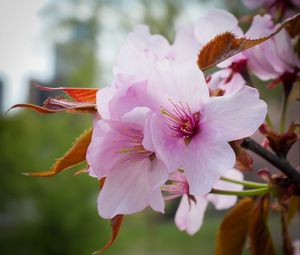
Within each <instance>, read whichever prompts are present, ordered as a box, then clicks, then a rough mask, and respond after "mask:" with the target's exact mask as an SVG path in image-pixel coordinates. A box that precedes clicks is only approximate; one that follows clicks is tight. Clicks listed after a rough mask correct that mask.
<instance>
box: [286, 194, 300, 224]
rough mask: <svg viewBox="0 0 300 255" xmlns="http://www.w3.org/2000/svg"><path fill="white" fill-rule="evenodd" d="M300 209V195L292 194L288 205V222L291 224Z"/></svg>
mask: <svg viewBox="0 0 300 255" xmlns="http://www.w3.org/2000/svg"><path fill="white" fill-rule="evenodd" d="M299 211H300V197H297V196H292V197H291V198H290V201H289V205H288V213H287V223H288V224H290V222H291V221H292V219H293V218H294V217H295V215H297V213H298V212H299Z"/></svg>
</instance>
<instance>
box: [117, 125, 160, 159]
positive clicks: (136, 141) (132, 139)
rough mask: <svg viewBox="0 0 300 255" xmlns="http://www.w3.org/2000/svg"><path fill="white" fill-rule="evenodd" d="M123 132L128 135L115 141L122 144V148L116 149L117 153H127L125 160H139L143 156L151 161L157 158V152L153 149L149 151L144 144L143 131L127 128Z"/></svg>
mask: <svg viewBox="0 0 300 255" xmlns="http://www.w3.org/2000/svg"><path fill="white" fill-rule="evenodd" d="M121 132H122V134H123V135H124V136H125V137H126V138H124V139H123V140H117V141H114V143H119V144H122V146H121V149H120V150H118V151H116V153H120V154H127V155H128V157H126V159H125V160H129V161H131V162H135V161H139V160H141V159H143V158H147V157H148V158H149V159H150V160H151V161H152V160H154V159H155V153H154V152H152V151H147V150H146V149H145V148H144V146H143V145H142V142H143V138H144V136H143V133H142V132H141V131H140V130H137V129H135V128H125V129H123V130H122V131H121Z"/></svg>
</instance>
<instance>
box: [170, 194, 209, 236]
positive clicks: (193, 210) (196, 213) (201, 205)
mask: <svg viewBox="0 0 300 255" xmlns="http://www.w3.org/2000/svg"><path fill="white" fill-rule="evenodd" d="M195 198H196V201H197V203H195V202H194V201H190V203H189V201H188V197H187V195H183V196H182V198H181V201H180V204H179V206H178V209H177V211H176V215H175V224H176V226H177V227H178V228H179V229H180V230H181V231H186V232H187V233H188V234H190V235H193V234H195V233H196V232H197V231H198V230H199V229H200V227H201V226H202V222H203V217H204V213H205V210H206V207H207V200H206V199H205V198H203V197H195Z"/></svg>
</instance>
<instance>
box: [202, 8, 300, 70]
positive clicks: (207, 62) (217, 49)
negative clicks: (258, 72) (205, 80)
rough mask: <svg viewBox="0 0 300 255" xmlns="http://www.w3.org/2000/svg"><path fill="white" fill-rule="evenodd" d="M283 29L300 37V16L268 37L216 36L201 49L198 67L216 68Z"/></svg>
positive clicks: (226, 33) (290, 20)
mask: <svg viewBox="0 0 300 255" xmlns="http://www.w3.org/2000/svg"><path fill="white" fill-rule="evenodd" d="M283 28H285V29H287V31H288V32H289V33H290V35H291V36H296V35H299V33H300V32H299V31H300V14H297V15H295V16H294V17H292V18H290V19H287V20H286V21H285V22H283V23H282V24H281V25H280V26H279V27H278V28H277V29H276V31H275V32H274V33H272V34H271V35H269V36H267V37H262V38H258V39H249V38H245V37H236V36H235V35H234V34H233V33H231V32H225V33H222V34H220V35H218V36H216V37H215V38H214V39H212V40H211V41H209V42H208V43H207V44H206V45H204V47H203V48H202V49H201V51H200V53H199V55H198V60H197V63H198V66H199V68H200V69H201V70H206V69H208V68H210V67H212V66H215V65H217V64H218V63H220V62H222V61H224V60H225V59H227V58H230V57H232V56H234V55H235V54H238V53H240V52H242V51H244V50H247V49H249V48H252V47H254V46H256V45H258V44H260V43H262V42H264V41H266V40H268V39H269V38H271V37H272V36H274V35H276V34H277V33H278V32H280V31H281V30H282V29H283Z"/></svg>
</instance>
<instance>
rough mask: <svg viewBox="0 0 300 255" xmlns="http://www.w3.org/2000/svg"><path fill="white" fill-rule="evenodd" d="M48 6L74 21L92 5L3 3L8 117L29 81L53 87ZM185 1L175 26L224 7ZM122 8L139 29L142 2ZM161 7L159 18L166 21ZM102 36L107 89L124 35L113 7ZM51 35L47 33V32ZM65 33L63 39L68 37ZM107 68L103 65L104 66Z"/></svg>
mask: <svg viewBox="0 0 300 255" xmlns="http://www.w3.org/2000/svg"><path fill="white" fill-rule="evenodd" d="M49 2H57V3H59V8H58V9H57V11H58V12H59V13H58V15H63V16H68V15H76V18H79V19H85V18H87V17H89V13H90V11H89V8H91V6H89V3H91V1H79V2H81V3H83V4H81V5H79V7H78V8H76V9H74V8H72V7H70V5H68V1H63V0H60V1H57V0H48V1H47V0H0V79H1V80H2V81H3V82H4V86H5V88H4V92H5V94H4V102H3V103H4V105H3V109H4V111H6V110H7V109H8V108H9V107H11V106H12V105H13V104H16V103H21V102H25V101H26V100H27V95H28V81H29V79H30V78H34V79H38V80H40V81H45V82H46V81H49V80H51V78H52V77H53V72H54V66H53V63H54V59H53V57H54V55H53V52H52V46H53V41H52V40H53V38H50V37H49V33H48V34H47V26H49V25H50V26H51V23H50V24H49V20H47V19H45V17H43V15H44V13H43V9H44V7H45V5H46V4H47V3H49ZM199 2H200V1H187V4H184V5H183V6H184V8H183V9H182V11H181V14H180V15H179V17H178V19H177V22H176V24H177V25H180V24H182V23H187V22H193V21H195V20H197V18H198V17H200V16H201V15H203V14H204V13H205V12H206V11H207V9H209V8H212V6H213V7H220V6H222V1H218V0H214V1H206V2H205V3H204V4H200V5H201V8H199ZM121 3H123V5H124V10H123V11H124V12H125V13H126V14H128V18H129V19H131V24H133V26H134V25H138V24H139V23H140V22H141V19H142V17H143V14H142V13H141V10H142V8H141V6H140V5H141V4H140V3H139V1H134V0H127V1H120V4H121ZM159 3H160V2H159V1H158V5H157V12H156V13H157V15H164V13H162V11H161V8H160V6H159ZM101 15H102V19H101V22H102V25H103V27H102V32H101V36H99V40H98V44H99V46H100V47H99V49H100V50H99V52H98V53H97V55H98V57H99V59H101V60H102V61H104V63H105V64H104V65H102V68H103V71H104V74H105V75H104V77H103V79H104V80H105V84H106V83H107V82H109V80H110V79H111V75H112V71H111V67H112V65H113V61H114V57H115V55H116V54H117V50H118V48H119V46H120V45H121V43H122V41H123V40H124V39H125V37H126V34H124V31H123V33H122V32H118V30H119V23H118V16H119V15H118V13H117V10H114V9H113V8H112V7H111V6H107V7H105V6H104V8H102V11H101ZM48 29H49V27H48ZM56 32H59V33H60V34H59V35H58V37H60V38H62V39H63V38H64V36H67V31H56ZM64 32H65V33H64ZM101 64H103V63H101Z"/></svg>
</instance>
